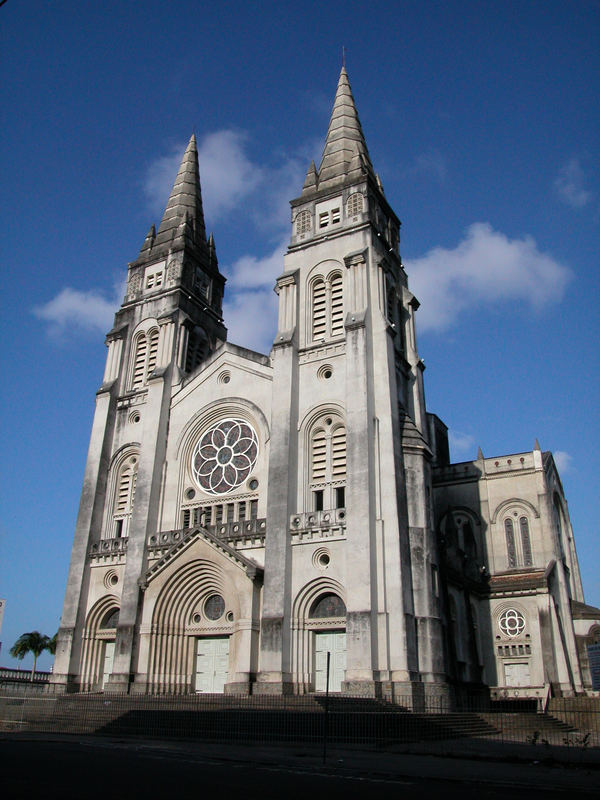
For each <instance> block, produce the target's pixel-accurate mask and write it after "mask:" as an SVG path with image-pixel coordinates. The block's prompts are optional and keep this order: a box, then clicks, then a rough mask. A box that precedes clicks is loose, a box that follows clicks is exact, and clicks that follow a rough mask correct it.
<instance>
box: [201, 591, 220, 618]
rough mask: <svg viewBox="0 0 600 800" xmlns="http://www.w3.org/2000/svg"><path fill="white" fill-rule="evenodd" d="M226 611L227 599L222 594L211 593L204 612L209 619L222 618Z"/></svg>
mask: <svg viewBox="0 0 600 800" xmlns="http://www.w3.org/2000/svg"><path fill="white" fill-rule="evenodd" d="M224 613H225V600H223V598H222V597H221V595H220V594H211V596H210V597H209V598H208V600H207V601H206V603H204V614H205V616H206V618H207V619H211V620H213V621H214V620H217V619H221V617H222V616H223V614H224Z"/></svg>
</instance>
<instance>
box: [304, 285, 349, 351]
mask: <svg viewBox="0 0 600 800" xmlns="http://www.w3.org/2000/svg"><path fill="white" fill-rule="evenodd" d="M311 295H312V302H311V310H312V321H311V326H312V330H311V333H312V339H313V341H319V340H321V339H331V338H334V337H336V336H343V334H344V280H343V278H342V274H341V272H331V273H330V274H329V275H328V276H327V278H324V277H322V276H319V277H317V278H315V279H314V280H313V282H312V287H311Z"/></svg>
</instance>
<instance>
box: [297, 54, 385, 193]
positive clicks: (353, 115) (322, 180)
mask: <svg viewBox="0 0 600 800" xmlns="http://www.w3.org/2000/svg"><path fill="white" fill-rule="evenodd" d="M365 174H370V175H371V176H372V177H373V178H375V177H376V176H375V173H374V170H373V165H372V163H371V158H370V156H369V150H368V149H367V143H366V141H365V137H364V134H363V131H362V127H361V124H360V120H359V118H358V112H357V110H356V105H355V103H354V97H353V96H352V89H351V88H350V82H349V80H348V73H347V72H346V67H342V71H341V72H340V78H339V81H338V85H337V91H336V93H335V100H334V102H333V110H332V112H331V119H330V121H329V128H328V130H327V138H326V140H325V147H324V149H323V157H322V159H321V165H320V167H319V171H318V172H317V170H316V168H315V164H314V162H311V165H310V167H309V168H308V172H307V174H306V180H305V182H304V188H303V189H302V194H303V195H306V194H311V193H312V192H315V191H319V192H320V191H322V190H324V189H330V188H334V187H336V186H338V185H339V184H340V183H342V182H344V181H345V180H346V179H348V178H350V179H353V178H355V177H356V178H358V177H360V176H361V175H365Z"/></svg>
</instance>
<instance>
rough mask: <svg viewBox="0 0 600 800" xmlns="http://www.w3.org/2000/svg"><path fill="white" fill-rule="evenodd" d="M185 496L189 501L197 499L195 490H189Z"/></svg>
mask: <svg viewBox="0 0 600 800" xmlns="http://www.w3.org/2000/svg"><path fill="white" fill-rule="evenodd" d="M185 496H186V497H187V499H188V500H193V499H194V497H196V490H195V489H188V490H187V492H186V493H185Z"/></svg>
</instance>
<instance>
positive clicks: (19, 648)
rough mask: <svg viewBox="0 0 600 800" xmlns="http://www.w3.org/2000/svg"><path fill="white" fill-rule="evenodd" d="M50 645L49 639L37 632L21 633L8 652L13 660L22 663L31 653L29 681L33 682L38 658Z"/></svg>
mask: <svg viewBox="0 0 600 800" xmlns="http://www.w3.org/2000/svg"><path fill="white" fill-rule="evenodd" d="M51 643H52V640H51V639H50V637H49V636H45V635H44V634H43V633H40V632H39V631H32V632H31V633H22V634H21V636H19V638H18V639H17V641H16V642H15V643H14V645H13V646H12V647H11V649H10V651H9V652H10V655H11V656H12V657H13V658H18V659H19V661H22V660H23V659H24V658H25V656H26V655H27V653H33V668H32V670H31V680H33V676H34V674H35V665H36V662H37V660H38V656H39V655H41V654H42V653H43V652H44V650H48V649H49V648H50V647H51Z"/></svg>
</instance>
